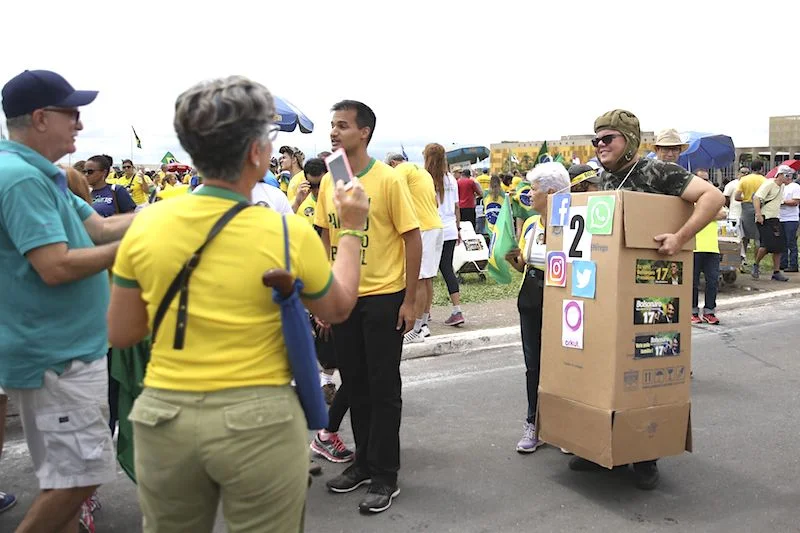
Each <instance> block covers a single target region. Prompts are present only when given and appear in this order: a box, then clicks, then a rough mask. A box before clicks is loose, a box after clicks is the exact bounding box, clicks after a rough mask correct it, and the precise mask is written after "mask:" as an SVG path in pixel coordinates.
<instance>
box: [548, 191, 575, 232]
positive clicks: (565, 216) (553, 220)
mask: <svg viewBox="0 0 800 533" xmlns="http://www.w3.org/2000/svg"><path fill="white" fill-rule="evenodd" d="M571 202H572V197H571V196H570V195H569V194H554V195H553V211H552V212H551V213H550V225H551V226H564V225H566V224H567V221H568V220H569V206H570V203H571Z"/></svg>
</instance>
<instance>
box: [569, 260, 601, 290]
mask: <svg viewBox="0 0 800 533" xmlns="http://www.w3.org/2000/svg"><path fill="white" fill-rule="evenodd" d="M596 287H597V265H596V264H595V263H594V262H593V261H573V262H572V295H573V296H576V297H578V298H590V299H594V293H595V289H596Z"/></svg>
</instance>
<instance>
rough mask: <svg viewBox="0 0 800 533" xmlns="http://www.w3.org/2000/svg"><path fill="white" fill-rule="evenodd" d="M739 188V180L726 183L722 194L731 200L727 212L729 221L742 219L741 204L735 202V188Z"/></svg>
mask: <svg viewBox="0 0 800 533" xmlns="http://www.w3.org/2000/svg"><path fill="white" fill-rule="evenodd" d="M738 186H739V178H736V179H735V180H733V181H731V182H728V184H727V185H726V186H725V190H724V191H723V192H722V194H724V195H725V197H726V198H730V199H731V205H730V208H729V210H728V218H729V219H731V220H739V219H740V218H742V202H740V201H738V200H736V188H737V187H738Z"/></svg>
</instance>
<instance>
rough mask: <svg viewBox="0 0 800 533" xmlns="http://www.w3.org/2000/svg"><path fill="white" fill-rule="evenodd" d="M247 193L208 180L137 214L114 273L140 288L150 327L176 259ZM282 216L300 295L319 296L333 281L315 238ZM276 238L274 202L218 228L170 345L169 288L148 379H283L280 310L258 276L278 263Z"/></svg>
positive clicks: (165, 382) (189, 386)
mask: <svg viewBox="0 0 800 533" xmlns="http://www.w3.org/2000/svg"><path fill="white" fill-rule="evenodd" d="M246 201H248V199H247V198H245V197H243V196H241V195H239V194H236V193H234V192H231V191H229V190H227V189H221V188H217V187H210V186H208V185H206V186H205V187H203V188H201V189H199V190H198V191H196V192H195V193H194V194H186V195H182V196H180V197H178V198H175V199H173V200H172V201H170V202H158V203H155V204H153V205H152V206H150V207H148V208H147V209H145V210H143V211H142V212H141V213H140V214H139V215H138V216H137V217H136V219H135V220H134V222H133V224H132V225H131V227H130V229H129V230H128V232H127V233H126V234H125V237H124V238H123V239H122V243H121V244H120V247H119V251H118V252H117V258H116V262H115V263H114V269H113V272H114V283H115V284H116V285H119V286H121V287H139V288H140V289H141V291H142V299H143V300H144V301H145V302H146V304H147V313H148V316H149V317H150V321H151V322H150V324H151V327H152V320H153V317H154V316H155V313H156V309H157V308H158V306H159V304H160V303H161V298H162V297H163V295H164V294H165V293H166V292H167V287H169V285H170V283H172V280H173V278H174V277H175V275H176V274H177V273H178V272H179V271H180V269H181V267H182V265H183V263H184V262H185V261H186V260H187V259H188V258H189V257H190V256H191V255H192V253H193V252H194V251H195V250H196V249H197V248H198V247H199V246H200V244H201V243H202V242H203V241H204V240H205V238H206V236H207V235H208V232H209V230H210V229H211V227H212V226H213V225H214V223H215V222H216V221H217V220H218V219H219V218H220V217H221V216H222V214H223V213H225V212H226V211H227V210H228V209H230V208H231V207H232V206H233V205H234V203H235V202H246ZM286 222H287V224H288V228H289V248H290V258H291V268H292V273H293V274H295V275H296V276H297V277H299V278H300V279H302V280H303V283H304V284H305V288H304V289H303V297H304V298H309V299H315V298H320V297H322V296H323V295H325V294H326V293H327V291H328V289H329V288H330V285H331V283H332V281H333V275H332V273H331V269H330V265H329V263H328V261H327V260H326V257H325V249H324V247H323V246H322V242H321V241H320V239H319V237H318V236H317V234H316V232H315V231H314V230H313V228H311V227H310V226H309V225H308V224H306V223H305V222H303V220H302V219H301V218H299V217H296V216H294V215H288V216H287V217H286ZM164 227H169V228H171V231H172V237H173V238H171V239H158V238H153V235H154V233H157V232H158V231H159V230H160V229H161V228H164ZM283 242H284V241H283V224H282V222H281V215H280V214H279V213H277V212H275V211H273V210H272V209H265V208H263V207H259V206H253V207H248V208H247V209H245V210H244V211H242V212H240V213H239V214H238V215H236V217H235V218H233V219H232V220H231V221H230V222H229V223H228V224H227V225H226V226H225V228H223V230H222V231H221V232H220V234H219V235H217V237H216V238H215V239H214V241H213V242H212V243H211V244H210V245H209V246H208V248H207V249H206V250H205V252H203V257H202V261H201V262H200V264H199V265H198V267H197V268H196V269H195V270H194V272H193V274H192V278H191V282H190V285H189V304H188V322H187V331H186V339H185V344H184V348H183V349H182V350H175V349H173V347H172V342H173V336H174V333H175V323H176V318H177V309H178V298H179V297H178V296H176V297H175V299H174V300H173V301H172V304H171V305H170V308H169V311H167V313H166V315H165V317H164V320H163V322H162V323H161V327H160V329H159V331H158V336H157V337H156V338H155V339H154V341H153V348H152V353H151V355H150V363H149V364H148V366H147V373H146V375H145V379H144V384H145V386H147V387H155V388H161V389H169V390H185V391H216V390H222V389H228V388H233V387H250V386H258V385H286V384H287V383H289V381H290V379H291V371H290V369H289V361H288V359H287V355H286V345H285V343H284V338H283V333H282V331H281V317H280V310H279V308H278V306H277V304H275V303H274V302H273V301H272V289H270V288H268V287H265V286H264V285H263V284H262V282H261V276H262V274H263V273H264V272H265V271H267V270H269V269H272V268H285V263H284V246H283ZM298 326H300V325H298Z"/></svg>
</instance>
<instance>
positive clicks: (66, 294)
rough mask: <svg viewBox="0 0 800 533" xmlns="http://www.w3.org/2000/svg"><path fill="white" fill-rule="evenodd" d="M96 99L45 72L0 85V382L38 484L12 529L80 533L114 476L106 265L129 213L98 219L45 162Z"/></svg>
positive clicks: (69, 146) (67, 145) (69, 143)
mask: <svg viewBox="0 0 800 533" xmlns="http://www.w3.org/2000/svg"><path fill="white" fill-rule="evenodd" d="M96 97H97V92H96V91H77V90H75V89H74V88H73V87H72V85H70V84H69V83H68V82H67V80H65V79H64V78H63V77H61V76H60V75H58V74H56V73H55V72H50V71H46V70H26V71H25V72H23V73H21V74H19V75H18V76H16V77H14V78H13V79H11V80H10V81H9V82H8V83H6V85H5V86H4V87H3V90H2V105H3V111H4V112H5V115H6V123H7V126H8V134H9V140H3V141H0V176H2V180H0V271H2V272H4V273H5V275H4V276H1V277H0V294H2V295H3V305H2V306H0V324H2V325H3V326H2V327H1V328H0V387H2V388H4V389H5V390H6V392H7V394H8V395H9V397H10V398H11V399H12V401H13V402H14V403H15V404H16V405H17V407H18V408H19V410H20V418H21V420H22V424H23V428H24V430H25V439H26V441H27V444H28V450H29V451H30V455H31V460H32V461H33V465H34V470H35V472H36V476H37V478H38V479H39V487H40V489H41V492H40V493H39V495H38V496H37V498H36V499H35V500H34V502H33V504H32V505H31V507H30V509H29V510H28V512H27V514H26V515H25V518H24V519H23V521H22V523H21V524H20V525H19V528H18V529H17V531H77V528H78V518H79V516H78V513H79V510H80V508H81V503H82V502H83V501H84V500H86V499H87V498H88V497H89V496H91V495H92V493H93V492H94V491H95V489H96V488H97V487H98V486H99V485H101V484H103V483H108V482H110V481H113V480H114V479H115V478H116V465H115V459H114V445H113V442H112V440H111V434H110V433H109V431H108V423H107V420H108V415H109V412H108V401H107V398H108V374H107V363H106V351H107V348H108V345H107V342H108V341H107V338H108V335H107V331H106V319H105V314H106V311H107V308H108V299H109V283H108V274H107V272H106V271H107V269H108V268H110V267H111V265H112V263H113V262H114V256H115V254H116V251H117V247H118V245H119V239H121V238H122V235H123V234H124V233H125V230H127V228H128V226H129V225H130V223H131V221H132V219H133V215H130V214H128V215H116V216H112V217H109V218H105V219H103V218H101V217H100V216H99V215H98V214H97V213H96V212H95V211H94V209H92V207H91V206H90V205H89V204H87V203H86V202H84V201H83V200H81V199H80V198H78V197H77V196H75V195H74V194H72V193H71V192H70V191H69V189H68V188H67V184H66V177H65V175H64V173H63V171H61V170H60V169H59V168H58V167H56V166H55V165H54V164H53V163H54V162H56V161H58V160H59V159H61V158H62V157H64V156H65V155H67V154H69V153H72V152H74V151H75V138H76V137H77V135H78V132H80V131H81V130H82V129H83V124H82V123H81V120H80V111H79V109H78V108H79V107H81V106H85V105H87V104H90V103H91V102H92V101H94V99H95V98H96Z"/></svg>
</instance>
